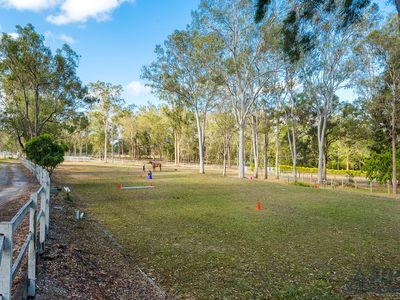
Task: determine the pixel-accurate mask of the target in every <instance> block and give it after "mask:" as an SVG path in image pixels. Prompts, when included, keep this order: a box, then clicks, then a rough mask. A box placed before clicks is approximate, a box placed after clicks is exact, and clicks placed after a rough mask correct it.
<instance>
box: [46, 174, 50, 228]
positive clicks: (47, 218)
mask: <svg viewBox="0 0 400 300" xmlns="http://www.w3.org/2000/svg"><path fill="white" fill-rule="evenodd" d="M45 180H46V183H45V187H46V235H47V233H48V232H49V226H50V175H49V174H48V173H47V172H46V173H45Z"/></svg>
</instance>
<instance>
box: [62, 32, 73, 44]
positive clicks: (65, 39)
mask: <svg viewBox="0 0 400 300" xmlns="http://www.w3.org/2000/svg"><path fill="white" fill-rule="evenodd" d="M58 38H59V39H60V40H61V41H63V42H64V43H66V44H74V43H75V39H74V38H73V37H72V36H69V35H66V34H60V35H59V36H58Z"/></svg>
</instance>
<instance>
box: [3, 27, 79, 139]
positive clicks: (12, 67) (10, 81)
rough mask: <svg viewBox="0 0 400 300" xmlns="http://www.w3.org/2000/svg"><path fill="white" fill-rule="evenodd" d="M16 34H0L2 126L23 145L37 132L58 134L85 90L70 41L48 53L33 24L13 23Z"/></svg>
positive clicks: (72, 114)
mask: <svg viewBox="0 0 400 300" xmlns="http://www.w3.org/2000/svg"><path fill="white" fill-rule="evenodd" d="M16 33H17V34H18V37H17V38H14V37H12V36H11V35H8V34H3V35H0V57H1V59H0V85H1V90H2V97H1V98H2V107H1V109H0V128H1V130H4V131H7V132H10V133H12V134H13V135H14V136H15V137H16V138H18V140H19V143H20V144H21V146H23V143H24V142H25V141H27V140H29V139H30V138H32V137H35V136H38V135H40V134H41V133H44V132H46V133H48V132H52V133H53V134H55V133H57V132H58V131H59V129H60V127H62V126H63V125H64V124H65V121H67V120H70V118H72V117H73V116H74V115H75V114H76V113H77V107H78V106H79V105H81V104H82V101H81V100H82V99H84V98H85V97H84V95H85V93H86V89H85V88H84V87H83V86H82V82H81V81H80V79H79V77H78V76H77V74H76V70H77V68H78V64H79V56H78V55H77V54H76V53H75V52H74V51H73V50H72V49H71V48H70V47H69V46H68V45H63V47H62V48H61V49H57V50H56V51H55V53H52V51H51V49H50V48H49V47H48V46H46V45H45V38H44V36H43V35H41V34H39V33H38V32H36V31H35V28H34V27H33V26H32V25H31V24H28V25H26V26H25V27H21V26H16ZM3 96H4V97H3Z"/></svg>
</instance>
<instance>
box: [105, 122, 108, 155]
mask: <svg viewBox="0 0 400 300" xmlns="http://www.w3.org/2000/svg"><path fill="white" fill-rule="evenodd" d="M107 127H108V121H107V120H106V122H105V125H104V161H105V162H107V142H108V141H107Z"/></svg>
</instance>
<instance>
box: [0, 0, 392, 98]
mask: <svg viewBox="0 0 400 300" xmlns="http://www.w3.org/2000/svg"><path fill="white" fill-rule="evenodd" d="M377 2H378V4H379V6H381V9H383V10H386V9H387V8H388V5H389V7H391V6H393V5H392V4H388V3H387V1H386V0H378V1H377ZM199 3H200V0H0V32H6V33H9V34H12V33H14V32H15V25H17V24H18V25H22V26H24V25H26V24H28V23H31V24H33V25H34V27H35V28H36V31H38V32H39V33H41V34H43V35H44V36H45V38H46V44H47V45H48V46H50V47H51V49H52V50H55V49H57V48H59V47H61V46H62V44H63V43H68V44H69V45H70V46H71V47H72V48H73V49H74V50H75V51H76V52H77V53H78V54H79V55H80V56H81V58H80V65H79V68H78V75H79V76H80V78H81V80H82V81H83V83H85V84H87V83H89V82H94V81H97V80H101V81H105V82H110V83H113V84H121V85H122V86H123V88H124V94H123V97H124V99H125V101H126V103H127V104H136V105H144V104H146V103H148V102H151V103H154V104H158V103H159V100H158V99H156V97H155V96H154V95H152V94H151V92H150V90H149V88H147V87H145V86H144V82H143V81H142V80H141V79H140V73H141V69H142V66H143V65H147V64H149V63H151V62H152V61H153V60H154V59H155V55H154V49H155V47H156V45H157V44H162V43H163V41H164V40H165V39H166V38H167V36H168V35H169V34H171V33H172V32H173V31H174V30H176V29H184V28H185V27H186V25H187V24H188V23H190V18H191V12H192V11H193V10H195V9H196V8H197V7H198V5H199ZM389 10H391V9H390V8H389ZM337 94H338V96H339V97H340V98H341V99H342V100H347V101H352V100H353V99H354V98H355V97H356V95H354V93H353V91H352V90H341V91H338V93H337Z"/></svg>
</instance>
